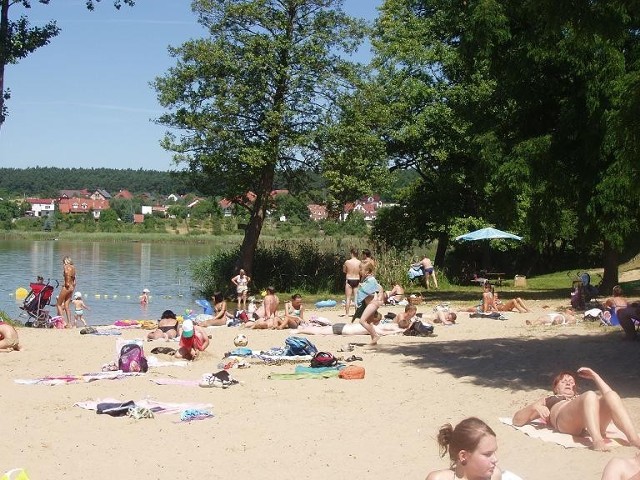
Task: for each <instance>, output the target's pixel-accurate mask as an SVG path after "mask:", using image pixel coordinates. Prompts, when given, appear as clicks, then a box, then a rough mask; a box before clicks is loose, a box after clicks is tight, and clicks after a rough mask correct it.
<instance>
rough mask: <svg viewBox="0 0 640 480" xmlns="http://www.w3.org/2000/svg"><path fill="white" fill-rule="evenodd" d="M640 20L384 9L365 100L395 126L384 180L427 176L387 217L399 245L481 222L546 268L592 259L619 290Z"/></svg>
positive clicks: (629, 10) (579, 13)
mask: <svg viewBox="0 0 640 480" xmlns="http://www.w3.org/2000/svg"><path fill="white" fill-rule="evenodd" d="M639 7H640V5H638V2H625V1H623V0H617V1H612V2H598V1H592V2H570V3H562V4H558V3H557V2H550V1H538V0H536V1H533V0H527V1H518V2H514V1H510V0H482V1H477V2H472V1H463V2H453V3H452V2H449V1H445V0H386V1H385V3H384V6H383V8H382V15H381V17H380V19H379V21H378V22H377V25H376V29H375V35H374V38H373V40H372V43H373V45H374V47H375V49H376V56H375V58H374V65H375V66H376V68H377V71H378V75H377V76H376V77H374V82H373V87H371V86H368V88H369V89H375V88H376V87H377V88H378V90H379V91H380V92H381V93H382V94H381V95H380V96H379V98H380V100H379V101H378V102H376V104H377V105H378V107H377V108H378V109H384V108H387V109H389V110H390V111H391V112H392V115H387V117H386V118H387V119H388V121H387V122H386V123H383V124H382V125H383V129H382V132H381V136H382V137H383V138H385V141H386V144H387V151H388V155H389V157H390V161H391V162H392V165H393V166H392V168H393V167H397V168H415V169H416V170H417V171H418V172H419V173H420V174H421V180H420V181H419V182H418V183H416V185H414V186H413V188H411V189H408V190H407V191H406V192H405V195H404V196H402V197H401V198H400V204H401V207H400V210H401V211H399V212H395V214H396V215H403V218H406V220H407V225H408V228H407V230H406V231H407V233H411V232H420V230H419V224H418V223H416V219H419V218H422V222H423V224H424V227H423V230H422V232H423V234H427V235H433V234H434V233H438V232H439V233H440V234H441V235H442V236H444V239H445V240H446V239H447V238H448V235H447V232H448V231H449V229H450V227H451V226H453V225H455V223H456V221H455V219H456V217H466V216H469V217H474V218H482V219H484V220H485V221H487V222H488V223H494V224H496V225H498V226H500V227H501V228H513V230H516V231H518V232H520V233H523V234H525V236H526V237H527V241H528V243H529V244H530V245H532V246H533V247H535V248H536V249H537V250H538V252H540V253H541V254H542V255H547V256H548V255H553V254H555V253H556V252H558V251H560V252H561V253H562V252H563V251H564V252H574V253H577V254H581V255H582V257H583V258H585V257H586V254H587V253H589V252H591V251H593V250H594V248H599V249H600V251H601V252H602V253H603V256H604V265H605V275H604V283H605V285H607V286H609V285H610V284H611V283H613V282H615V280H617V263H618V262H617V255H618V254H620V253H621V252H624V251H626V250H628V249H629V247H630V245H631V244H632V243H634V241H633V239H634V237H637V231H638V225H637V222H635V220H634V219H635V218H637V216H638V214H640V211H639V210H640V201H639V199H638V193H637V192H636V189H633V188H632V182H633V180H634V179H637V178H638V166H637V165H638V163H637V147H638V142H637V140H636V139H637V118H636V117H635V116H634V113H637V110H638V106H639V105H640V102H638V94H637V86H638V82H637V78H638V74H639V73H640V72H638V69H639V68H640V62H639V60H640V55H639V53H640V49H639V46H640V44H639V41H640V36H639V35H638V31H639V29H638V24H639V23H640V11H639ZM385 129H386V130H385ZM621 190H622V191H625V195H620V194H619V192H620V191H621ZM416 213H418V214H419V216H416ZM388 219H389V216H384V215H383V217H382V222H385V221H387V220H388ZM381 226H384V225H382V223H381ZM443 226H444V227H445V228H442V227H443ZM380 233H383V232H380ZM392 233H393V235H394V236H395V238H397V237H398V234H402V232H396V231H392ZM440 238H441V240H442V239H443V238H442V237H440ZM439 247H440V243H439ZM439 253H440V248H439ZM532 260H533V258H532ZM532 260H530V261H532Z"/></svg>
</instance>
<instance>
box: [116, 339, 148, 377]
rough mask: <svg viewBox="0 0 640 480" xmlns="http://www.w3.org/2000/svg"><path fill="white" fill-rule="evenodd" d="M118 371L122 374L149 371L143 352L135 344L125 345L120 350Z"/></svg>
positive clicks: (140, 347) (139, 346)
mask: <svg viewBox="0 0 640 480" xmlns="http://www.w3.org/2000/svg"><path fill="white" fill-rule="evenodd" d="M118 370H122V371H123V372H146V371H147V370H149V364H148V363H147V358H146V357H145V356H144V350H143V349H142V346H141V345H138V344H137V343H127V344H125V345H123V346H122V348H121V349H120V356H119V357H118Z"/></svg>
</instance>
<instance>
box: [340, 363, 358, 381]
mask: <svg viewBox="0 0 640 480" xmlns="http://www.w3.org/2000/svg"><path fill="white" fill-rule="evenodd" d="M364 373H365V372H364V367H361V366H359V365H348V366H346V367H344V368H343V369H342V370H340V373H339V374H338V377H340V378H343V379H344V380H361V379H363V378H364Z"/></svg>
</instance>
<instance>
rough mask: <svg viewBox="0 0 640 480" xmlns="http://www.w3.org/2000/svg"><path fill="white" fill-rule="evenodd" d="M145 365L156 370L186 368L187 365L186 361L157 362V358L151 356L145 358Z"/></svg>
mask: <svg viewBox="0 0 640 480" xmlns="http://www.w3.org/2000/svg"><path fill="white" fill-rule="evenodd" d="M147 364H148V365H149V367H153V368H158V367H186V366H187V365H189V362H188V361H187V360H166V361H163V360H158V357H154V356H153V355H151V356H149V357H147Z"/></svg>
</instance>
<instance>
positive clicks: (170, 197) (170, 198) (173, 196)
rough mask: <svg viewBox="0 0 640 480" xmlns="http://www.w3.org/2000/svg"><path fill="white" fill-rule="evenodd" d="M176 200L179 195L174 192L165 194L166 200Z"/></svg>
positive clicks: (178, 198)
mask: <svg viewBox="0 0 640 480" xmlns="http://www.w3.org/2000/svg"><path fill="white" fill-rule="evenodd" d="M178 200H180V197H179V196H178V195H176V194H175V193H172V194H171V195H167V201H168V202H177V201H178Z"/></svg>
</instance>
